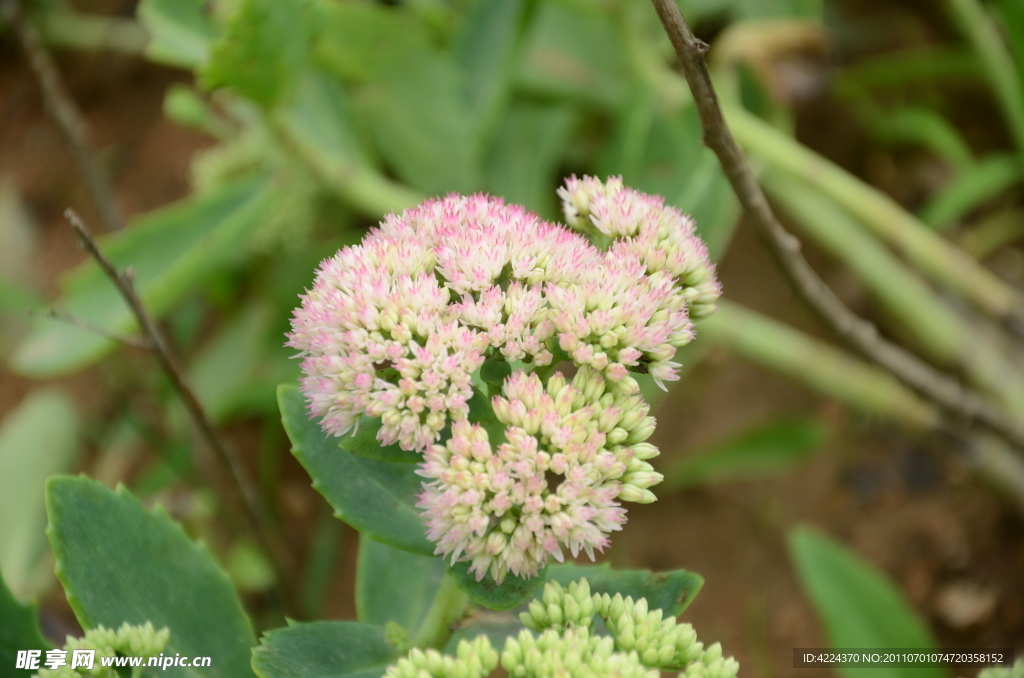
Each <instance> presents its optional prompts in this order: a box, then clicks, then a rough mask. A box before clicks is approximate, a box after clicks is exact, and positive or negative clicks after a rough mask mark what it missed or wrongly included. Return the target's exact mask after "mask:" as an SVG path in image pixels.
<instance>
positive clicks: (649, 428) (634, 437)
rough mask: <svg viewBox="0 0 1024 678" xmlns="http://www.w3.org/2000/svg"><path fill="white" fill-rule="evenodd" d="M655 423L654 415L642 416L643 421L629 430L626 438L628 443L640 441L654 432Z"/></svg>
mask: <svg viewBox="0 0 1024 678" xmlns="http://www.w3.org/2000/svg"><path fill="white" fill-rule="evenodd" d="M656 423H657V421H656V420H655V419H654V417H644V419H643V421H641V422H640V423H639V424H638V425H637V426H636V428H634V429H633V430H632V431H630V432H629V437H628V438H627V439H626V440H628V441H629V442H630V443H642V442H643V441H645V440H647V439H648V438H650V437H651V436H652V435H653V434H654V427H655V424H656Z"/></svg>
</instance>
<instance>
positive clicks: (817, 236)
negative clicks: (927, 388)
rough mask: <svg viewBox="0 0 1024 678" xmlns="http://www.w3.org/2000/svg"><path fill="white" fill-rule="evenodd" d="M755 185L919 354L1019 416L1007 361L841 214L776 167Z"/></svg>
mask: <svg viewBox="0 0 1024 678" xmlns="http://www.w3.org/2000/svg"><path fill="white" fill-rule="evenodd" d="M762 184H763V185H764V188H765V190H766V191H767V192H768V194H769V195H770V196H771V197H772V198H773V200H775V201H776V202H777V203H778V204H779V205H780V206H781V207H782V208H783V209H784V210H785V211H786V212H787V213H788V214H789V215H790V216H791V217H792V223H793V224H794V225H796V226H798V227H799V229H800V230H801V231H802V232H803V234H804V235H806V236H808V237H809V238H811V239H812V240H814V242H816V243H817V244H818V245H820V246H821V247H823V248H824V249H825V250H826V251H828V252H829V254H831V255H832V256H834V257H835V258H837V259H839V260H840V261H842V262H843V263H844V264H846V266H848V267H849V268H850V270H851V271H852V272H853V273H854V274H855V275H856V276H857V278H858V279H859V280H860V281H861V282H862V283H864V285H865V286H866V287H867V288H868V290H869V291H870V292H871V293H872V295H873V296H874V297H875V298H876V299H878V300H879V302H880V303H881V304H882V305H883V306H884V307H885V309H886V310H887V311H888V315H889V317H890V320H892V321H893V322H892V324H893V326H894V327H896V328H899V329H903V330H906V331H909V333H910V334H911V335H912V338H913V341H914V343H915V344H917V345H918V346H919V347H920V348H921V349H922V350H923V351H924V353H925V355H926V357H928V358H929V359H930V360H933V361H936V362H938V363H941V364H942V365H944V366H949V367H955V368H957V369H958V370H959V371H961V372H962V373H964V374H965V375H966V376H967V377H968V379H969V380H970V381H971V382H972V383H973V384H974V385H975V386H977V387H978V388H979V389H981V390H983V391H985V392H988V393H991V394H993V395H994V396H996V398H997V399H998V400H999V401H1000V402H1001V403H1002V404H1003V405H1005V406H1006V407H1007V408H1009V409H1010V410H1011V411H1013V412H1015V413H1017V414H1024V383H1021V381H1020V379H1019V378H1018V371H1017V370H1016V369H1014V366H1013V364H1012V363H1010V362H1009V361H1008V360H1006V359H1005V358H1004V356H1003V355H1002V354H1001V352H1000V351H999V349H998V348H997V347H996V346H993V345H992V343H993V342H992V341H991V340H990V339H988V338H987V337H985V336H984V333H982V332H978V331H977V329H976V328H975V327H973V326H972V325H970V324H968V321H967V320H966V319H965V318H963V317H961V316H960V315H958V314H957V313H955V312H954V311H953V310H952V309H951V308H950V307H949V306H947V305H946V303H945V302H943V301H942V299H941V298H939V296H938V295H937V294H935V292H933V291H932V289H931V288H930V287H928V285H927V284H925V282H924V281H923V280H922V279H921V278H920V277H919V276H918V275H917V273H916V272H915V271H913V270H912V269H910V268H909V267H908V266H907V265H906V264H904V263H903V262H902V261H900V260H899V258H897V257H896V256H895V255H893V254H892V253H891V252H890V251H889V250H888V249H886V248H885V247H884V246H882V244H881V243H879V242H878V240H876V239H875V238H874V237H872V236H871V235H870V234H869V233H866V232H865V231H864V230H863V229H862V228H861V227H860V225H859V224H858V223H856V221H855V220H854V219H853V217H851V216H850V214H849V213H848V212H846V211H845V210H843V209H842V208H840V207H839V206H838V205H836V204H835V203H833V202H831V201H830V200H828V198H826V197H825V196H823V195H821V194H820V193H818V192H816V191H814V190H810V189H809V188H808V186H807V185H806V183H804V182H802V181H799V180H797V179H794V178H793V177H791V176H788V175H785V174H782V173H779V172H766V173H765V174H764V176H763V177H762Z"/></svg>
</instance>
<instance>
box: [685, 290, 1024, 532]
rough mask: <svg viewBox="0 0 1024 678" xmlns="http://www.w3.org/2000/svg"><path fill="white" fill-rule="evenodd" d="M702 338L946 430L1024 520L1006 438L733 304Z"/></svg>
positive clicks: (852, 400)
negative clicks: (951, 416)
mask: <svg viewBox="0 0 1024 678" xmlns="http://www.w3.org/2000/svg"><path fill="white" fill-rule="evenodd" d="M700 331H701V337H702V338H707V339H708V340H709V341H710V342H711V343H715V344H717V345H719V346H723V347H725V348H728V349H729V350H732V351H735V352H736V353H737V354H739V355H740V356H741V357H743V358H746V359H747V360H750V361H751V362H754V363H756V364H758V365H761V366H764V367H766V368H768V369H770V370H773V371H775V372H778V373H780V374H783V375H784V376H786V377H788V378H790V379H792V380H794V381H796V382H798V383H802V384H804V385H805V386H807V387H809V388H811V389H814V390H815V391H817V392H819V393H823V394H825V395H827V396H831V397H834V398H836V399H838V400H840V401H842V402H843V403H845V404H846V405H849V406H852V407H854V408H857V409H859V410H862V411H864V412H870V413H872V414H874V415H877V416H879V417H883V418H885V419H889V420H892V421H895V422H897V423H899V424H901V425H903V426H905V427H907V428H909V429H911V430H916V431H926V430H938V431H942V432H944V433H946V434H949V435H951V436H953V437H954V438H955V439H957V440H961V441H962V442H963V443H964V445H965V449H966V452H967V457H968V461H969V462H970V463H971V464H972V465H973V466H974V468H975V469H976V470H977V472H978V474H979V476H981V477H982V478H984V479H985V480H986V481H987V482H988V483H989V484H990V485H992V486H994V487H995V488H997V489H998V490H999V491H1000V492H1002V493H1003V494H1004V495H1006V496H1007V497H1008V499H1009V500H1010V501H1011V503H1012V504H1013V506H1014V507H1015V508H1016V509H1017V511H1018V512H1019V513H1021V514H1022V515H1024V460H1022V459H1021V458H1020V456H1019V455H1017V454H1015V453H1014V451H1013V450H1012V449H1011V448H1009V447H1008V446H1007V445H1006V444H1005V443H1004V442H1003V440H1002V439H1000V438H998V437H996V436H993V435H991V434H988V433H984V432H977V433H974V434H972V435H968V436H964V434H963V432H962V431H959V430H956V429H955V428H953V425H952V422H950V421H949V420H947V419H945V418H943V417H942V415H941V413H940V412H939V410H937V409H936V408H935V407H933V406H932V405H930V404H929V403H927V402H925V401H923V400H921V398H919V397H918V396H917V395H915V394H914V393H913V392H911V391H910V390H909V389H907V388H906V387H905V386H903V385H902V384H901V383H899V382H898V381H897V380H896V379H895V378H893V376H892V375H891V374H889V373H888V372H886V371H884V370H881V369H879V368H877V367H874V366H872V365H869V364H867V363H864V362H862V361H860V360H857V359H856V358H853V357H851V356H850V355H849V354H847V353H846V352H844V351H842V350H840V349H837V348H836V347H834V346H832V345H830V344H827V343H825V342H823V341H820V340H818V339H814V338H812V337H810V336H808V335H806V334H804V333H803V332H800V331H798V330H795V329H793V328H792V327H790V326H788V325H786V324H784V323H781V322H778V321H776V320H772V319H771V318H768V317H766V316H763V315H761V314H760V313H757V312H756V311H752V310H750V309H748V308H745V307H743V306H741V305H738V304H734V303H731V302H729V301H724V300H722V301H719V311H718V313H716V314H715V315H714V316H712V317H710V318H708V319H707V320H704V321H702V322H701V326H700Z"/></svg>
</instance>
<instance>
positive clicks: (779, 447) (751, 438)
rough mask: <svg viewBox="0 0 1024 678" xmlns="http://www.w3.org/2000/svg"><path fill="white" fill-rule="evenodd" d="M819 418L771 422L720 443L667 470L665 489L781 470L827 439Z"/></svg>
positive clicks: (823, 425)
mask: <svg viewBox="0 0 1024 678" xmlns="http://www.w3.org/2000/svg"><path fill="white" fill-rule="evenodd" d="M828 435H829V429H828V426H827V425H826V424H825V423H824V422H823V421H821V420H820V419H817V418H808V417H803V418H798V419H788V420H782V421H772V422H770V423H768V424H762V425H760V426H757V427H755V428H753V429H751V430H747V431H743V432H741V433H740V434H739V435H737V436H731V437H729V438H728V439H727V440H724V441H721V442H718V443H716V444H714V445H712V447H711V448H710V449H708V450H706V451H704V452H699V453H697V454H695V455H692V456H689V457H687V458H686V459H683V460H682V461H680V462H678V463H677V464H675V465H673V466H672V467H670V468H669V469H667V470H666V471H665V472H664V473H665V484H664V485H663V486H662V487H663V488H664V489H665V490H672V489H676V488H680V487H691V486H694V485H701V484H705V483H714V482H724V481H729V480H739V479H745V478H756V477H761V476H765V475H770V474H772V473H779V472H782V471H785V470H786V469H790V468H792V467H793V466H794V465H795V464H798V463H800V462H801V461H804V460H806V459H807V458H808V457H809V456H810V455H812V454H813V453H814V452H816V451H817V450H819V449H820V448H821V446H822V445H823V444H824V443H825V441H826V440H827V439H828Z"/></svg>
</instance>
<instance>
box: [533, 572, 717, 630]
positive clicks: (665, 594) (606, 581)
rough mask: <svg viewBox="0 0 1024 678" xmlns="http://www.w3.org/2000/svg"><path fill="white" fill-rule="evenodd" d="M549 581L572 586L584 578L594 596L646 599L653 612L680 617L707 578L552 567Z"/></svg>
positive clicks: (684, 573) (664, 573)
mask: <svg viewBox="0 0 1024 678" xmlns="http://www.w3.org/2000/svg"><path fill="white" fill-rule="evenodd" d="M547 578H548V579H550V580H554V581H557V582H558V583H559V584H561V585H562V586H568V585H569V582H574V581H576V580H578V579H581V578H586V580H587V581H588V582H589V583H590V590H591V592H593V593H607V594H608V595H610V596H614V595H615V594H616V593H621V594H622V595H623V597H625V596H632V597H633V600H637V599H639V598H646V599H647V603H648V606H649V607H650V609H652V610H664V611H665V616H666V617H670V616H671V617H678V616H679V615H680V614H682V612H683V610H685V609H686V608H687V606H688V605H689V604H690V603H691V602H693V599H694V598H696V597H697V593H698V592H699V591H700V589H701V587H702V586H704V578H703V577H701V576H700V575H699V574H696V573H694V572H687V571H686V570H669V571H668V572H650V571H648V570H613V569H612V568H611V567H610V566H608V565H576V564H573V563H566V564H564V565H552V566H551V567H549V568H548V577H547Z"/></svg>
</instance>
